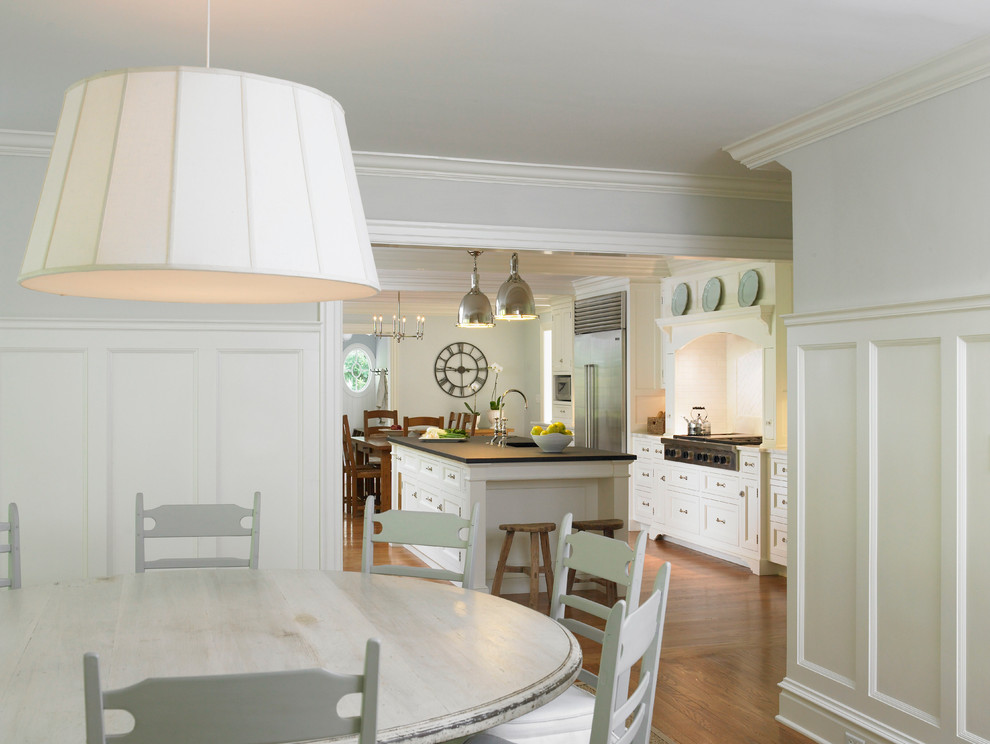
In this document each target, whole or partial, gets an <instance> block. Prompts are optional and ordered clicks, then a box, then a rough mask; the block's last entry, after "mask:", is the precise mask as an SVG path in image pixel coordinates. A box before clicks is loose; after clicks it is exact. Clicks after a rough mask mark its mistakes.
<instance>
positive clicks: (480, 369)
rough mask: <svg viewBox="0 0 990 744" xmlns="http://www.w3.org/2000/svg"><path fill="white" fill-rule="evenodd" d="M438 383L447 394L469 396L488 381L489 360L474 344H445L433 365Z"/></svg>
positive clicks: (459, 342)
mask: <svg viewBox="0 0 990 744" xmlns="http://www.w3.org/2000/svg"><path fill="white" fill-rule="evenodd" d="M433 368H434V369H433V371H434V374H435V375H436V380H437V385H439V386H440V389H441V390H443V391H444V392H445V393H447V395H453V396H454V397H455V398H467V397H468V396H471V395H474V393H475V392H477V391H478V390H481V388H482V387H484V385H485V382H487V381H488V360H487V359H485V353H484V352H483V351H482V350H481V349H479V348H478V347H477V346H475V345H474V344H468V343H464V342H463V341H457V342H455V343H452V344H448V345H447V346H444V347H443V348H442V349H441V350H440V353H439V354H437V359H436V362H435V363H434V365H433Z"/></svg>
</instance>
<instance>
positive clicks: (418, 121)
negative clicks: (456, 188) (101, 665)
mask: <svg viewBox="0 0 990 744" xmlns="http://www.w3.org/2000/svg"><path fill="white" fill-rule="evenodd" d="M211 17H212V23H211V35H210V38H211V44H210V54H211V59H210V63H211V64H212V66H214V67H225V68H231V69H237V70H244V71H248V72H254V73H258V74H263V75H270V76H274V77H279V78H285V79H289V80H293V81H296V82H300V83H305V84H308V85H311V86H313V87H316V88H318V89H320V90H323V91H325V92H327V93H329V94H330V95H332V96H333V97H334V98H336V99H337V100H338V101H340V102H341V104H342V105H343V106H344V109H345V110H346V113H347V126H348V132H349V134H350V139H351V144H352V147H353V148H354V149H355V150H356V151H363V152H382V153H397V154H398V153H402V154H414V155H432V156H444V157H451V158H471V159H480V160H494V161H506V162H512V163H539V164H552V165H571V166H590V167H595V168H609V169H612V168H614V169H633V170H640V171H659V172H665V173H685V174H700V175H712V176H734V177H743V178H753V179H761V178H768V177H776V178H779V174H773V173H772V172H771V173H768V172H751V171H748V170H747V169H746V168H745V167H743V166H742V165H740V164H738V163H736V162H735V161H734V160H732V158H731V157H729V155H728V154H726V153H725V152H724V151H723V150H722V147H723V146H725V145H728V144H731V143H734V142H736V141H738V140H740V139H743V138H745V137H748V136H750V135H752V134H755V133H756V132H758V131H760V130H763V129H765V128H767V127H770V126H773V125H776V124H780V123H781V122H783V121H786V120H787V119H790V118H792V117H794V116H797V115H799V114H802V113H805V112H807V111H809V110H810V109H813V108H815V107H816V106H819V105H821V104H824V103H826V102H828V101H830V100H832V99H834V98H836V97H838V96H840V95H843V94H846V93H849V92H851V91H853V90H856V89H859V88H861V87H864V86H866V85H868V84H871V83H874V82H876V81H878V80H880V79H882V78H884V77H887V76H889V75H892V74H894V73H897V72H900V71H903V70H904V69H906V68H908V67H911V66H913V65H916V64H919V63H921V62H924V61H926V60H928V59H930V58H932V57H934V56H937V55H939V54H942V53H944V52H947V51H949V50H951V49H953V48H955V47H958V46H960V45H962V44H964V43H966V42H968V41H971V40H973V39H976V38H978V37H981V36H985V35H987V34H990V2H986V0H746V2H741V1H740V0H619V1H618V2H616V1H614V0H612V1H608V0H526V1H525V2H520V1H519V0H334V1H331V2H328V0H282V1H281V2H271V0H265V1H264V2H262V1H261V0H212V7H211ZM206 19H207V0H170V2H153V1H152V0H88V1H87V2H79V0H31V2H3V3H0V129H11V130H26V131H42V132H51V131H54V129H55V125H56V122H57V118H58V113H59V109H60V107H61V98H62V93H63V92H64V90H65V88H67V87H68V86H69V85H70V84H71V83H73V82H75V81H76V80H79V79H81V78H83V77H87V76H89V75H91V74H95V73H97V72H100V71H102V70H108V69H116V68H120V67H140V66H149V65H175V64H182V65H192V66H204V65H205V63H206V37H207V34H206ZM438 250H439V249H438ZM403 251H404V254H403V255H405V260H407V261H412V262H413V263H415V264H416V266H417V267H418V268H422V267H425V266H430V265H433V266H437V265H441V264H437V263H434V262H435V261H441V260H442V259H449V258H450V256H449V255H443V254H442V253H437V252H435V251H432V249H431V250H430V251H426V250H424V251H417V252H416V253H417V254H420V255H418V256H414V257H413V258H410V253H409V249H403ZM460 255H461V256H462V257H463V259H460V258H459V259H458V260H457V261H456V265H457V267H458V271H457V272H452V273H451V272H443V271H439V272H434V273H433V275H432V278H430V277H427V276H425V275H424V277H423V279H424V282H425V283H429V282H432V285H430V286H424V287H423V290H422V291H434V292H440V293H443V292H444V290H445V289H446V288H447V287H448V286H449V293H452V294H456V291H457V289H458V288H459V287H463V289H461V293H463V291H466V289H467V286H468V275H469V273H470V266H469V263H468V258H467V256H464V255H463V252H462V253H461V254H460ZM376 257H377V258H378V261H379V268H380V270H381V273H382V275H383V278H387V277H388V274H389V272H395V271H400V270H404V269H408V268H409V267H408V266H406V265H404V264H403V263H402V260H400V258H401V255H400V252H399V251H397V250H395V249H388V248H378V249H376ZM489 261H491V262H492V263H491V264H489ZM644 261H646V262H650V261H652V263H650V265H649V271H650V272H651V273H655V274H656V275H658V276H664V275H667V274H669V270H670V266H669V264H667V263H666V262H665V259H663V258H654V259H644V258H643V257H628V258H623V257H615V256H612V257H608V258H597V259H596V258H595V257H593V256H592V257H588V258H587V263H583V262H579V261H575V260H570V259H568V260H567V263H566V266H567V269H566V270H563V271H562V270H560V267H561V265H563V264H562V263H561V261H560V260H559V259H549V258H548V259H547V260H545V261H543V260H542V259H540V258H538V257H537V256H536V255H534V254H532V253H527V254H526V257H525V263H524V264H523V266H522V272H521V273H522V274H523V276H524V277H526V278H527V279H528V280H530V282H531V284H533V285H534V289H537V288H538V293H539V294H542V295H547V294H548V293H549V294H553V293H554V292H555V288H556V287H559V286H562V283H566V282H567V281H568V279H569V277H572V276H574V274H573V273H572V272H575V271H582V272H583V271H588V272H591V271H597V272H601V273H603V274H604V275H612V274H613V273H619V272H624V271H625V272H627V273H626V274H625V275H633V274H638V275H642V273H643V271H644V264H643V262H644ZM596 262H597V263H596ZM507 264H508V260H507V257H506V256H497V255H495V254H492V255H491V256H489V257H483V261H482V286H483V288H484V289H485V290H486V291H487V292H488V293H489V295H494V292H495V290H496V289H497V287H498V284H499V283H501V281H502V279H503V278H504V277H502V276H501V275H502V274H505V273H507ZM443 265H448V266H449V265H451V262H450V261H449V260H447V261H446V262H444V263H443ZM498 266H501V267H502V268H501V269H499V268H498ZM583 275H589V274H583ZM383 285H384V286H388V282H387V281H383ZM414 312H415V310H414Z"/></svg>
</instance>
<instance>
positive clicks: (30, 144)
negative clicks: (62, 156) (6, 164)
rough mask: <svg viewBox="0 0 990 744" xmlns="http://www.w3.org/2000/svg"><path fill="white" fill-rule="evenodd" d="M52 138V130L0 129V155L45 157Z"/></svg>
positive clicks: (53, 138)
mask: <svg viewBox="0 0 990 744" xmlns="http://www.w3.org/2000/svg"><path fill="white" fill-rule="evenodd" d="M54 140H55V134H54V133H53V132H25V131H22V130H20V129H0V155H13V156H21V157H29V158H47V157H48V156H49V154H51V151H52V142H53V141H54Z"/></svg>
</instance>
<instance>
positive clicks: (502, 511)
mask: <svg viewBox="0 0 990 744" xmlns="http://www.w3.org/2000/svg"><path fill="white" fill-rule="evenodd" d="M518 439H522V438H521V437H520V438H518ZM389 441H390V442H391V443H392V493H393V494H397V495H398V500H397V503H394V504H393V507H394V508H401V509H412V510H418V511H424V510H434V511H438V512H449V513H455V514H460V515H461V516H465V517H467V516H469V515H470V514H471V510H472V509H473V507H474V505H475V504H480V505H481V528H480V529H479V530H478V542H477V546H476V549H475V563H474V571H473V577H472V588H474V589H484V588H486V587H489V586H490V585H491V580H492V577H493V576H494V575H495V566H496V564H497V563H498V556H499V551H500V549H501V546H502V539H503V537H504V536H505V533H504V532H502V531H501V530H499V525H500V524H506V523H514V522H553V523H555V524H558V525H559V524H560V520H561V519H562V518H563V516H564V515H565V514H566V513H568V512H570V513H572V514H573V515H574V518H575V519H596V518H606V517H617V518H619V519H622V520H623V521H624V522H625V524H626V525H627V526H628V525H629V519H630V514H629V471H630V467H629V466H630V463H632V461H633V459H634V457H633V455H630V454H627V453H625V452H608V451H605V450H596V449H588V448H585V447H568V448H566V449H565V450H564V452H562V453H560V454H546V453H544V452H542V451H541V450H540V449H539V448H538V447H535V446H529V447H511V446H509V447H493V446H491V445H489V444H488V437H471V438H470V439H469V440H468V441H466V442H451V441H448V442H445V441H443V440H435V439H434V440H421V439H419V438H417V437H401V436H394V437H389ZM626 536H627V531H626V530H623V531H622V532H620V533H617V534H616V537H617V538H619V539H625V538H626ZM550 545H551V551H552V552H553V554H554V555H556V549H557V535H556V534H552V535H551V540H550ZM414 552H416V553H417V554H418V555H419V557H420V558H422V559H423V560H425V561H426V562H427V563H430V564H432V565H436V566H441V567H443V568H449V569H452V570H458V569H459V568H460V567H461V565H462V561H463V555H461V551H455V550H442V549H439V548H428V547H422V548H415V549H414ZM528 563H529V541H528V540H522V539H517V540H516V541H515V543H514V544H513V548H512V552H511V553H510V555H509V564H510V565H512V564H515V565H526V564H528ZM528 582H529V579H528V578H527V577H526V576H524V575H522V574H509V575H507V576H506V577H505V581H504V583H503V592H504V593H506V594H511V593H513V592H517V591H518V592H524V591H527V587H528ZM542 588H543V587H542V586H541V590H542Z"/></svg>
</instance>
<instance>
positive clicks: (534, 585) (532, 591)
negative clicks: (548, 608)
mask: <svg viewBox="0 0 990 744" xmlns="http://www.w3.org/2000/svg"><path fill="white" fill-rule="evenodd" d="M538 539H539V538H538V537H537V534H536V533H535V532H530V533H529V606H530V607H532V608H533V609H534V610H535V609H536V602H537V600H538V599H539V596H540V554H539V551H538V547H539V542H538Z"/></svg>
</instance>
